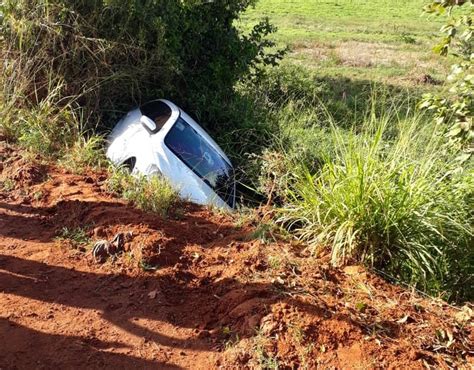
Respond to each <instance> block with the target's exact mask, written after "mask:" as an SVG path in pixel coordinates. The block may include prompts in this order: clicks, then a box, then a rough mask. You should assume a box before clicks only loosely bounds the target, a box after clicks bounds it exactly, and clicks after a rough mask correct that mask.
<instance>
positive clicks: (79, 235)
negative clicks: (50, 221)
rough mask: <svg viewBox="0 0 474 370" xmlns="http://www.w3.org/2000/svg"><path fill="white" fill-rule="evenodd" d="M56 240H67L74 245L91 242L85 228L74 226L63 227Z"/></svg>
mask: <svg viewBox="0 0 474 370" xmlns="http://www.w3.org/2000/svg"><path fill="white" fill-rule="evenodd" d="M57 239H58V240H64V239H67V240H69V241H70V242H71V243H72V244H73V245H74V246H75V247H77V246H79V245H86V244H89V243H90V242H91V238H90V237H89V235H88V233H87V231H86V229H85V228H82V227H76V228H69V227H63V228H62V229H61V231H60V232H59V235H58V237H57Z"/></svg>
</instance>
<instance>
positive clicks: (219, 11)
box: [0, 0, 281, 136]
mask: <svg viewBox="0 0 474 370" xmlns="http://www.w3.org/2000/svg"><path fill="white" fill-rule="evenodd" d="M252 3H253V0H231V1H212V2H201V1H194V0H187V1H175V0H150V1H141V0H125V1H124V0H107V1H97V0H51V1H43V0H6V1H3V2H2V3H1V5H0V35H1V37H0V40H1V41H0V42H1V44H2V45H1V46H2V49H1V50H2V51H1V58H2V60H3V63H2V87H3V91H2V95H3V96H2V98H1V100H2V102H3V104H2V106H4V107H7V108H8V109H9V110H10V112H11V110H12V109H19V108H26V109H30V110H31V109H35V107H37V106H39V105H40V104H41V103H42V102H43V101H45V100H48V101H49V102H51V104H52V106H53V107H54V108H55V110H53V112H52V114H56V112H58V111H61V110H62V109H63V107H66V106H68V107H70V106H78V107H81V109H82V113H81V114H82V116H83V121H84V122H86V123H87V125H88V126H87V127H86V128H94V129H95V128H96V125H97V124H98V123H99V124H100V126H101V127H104V126H108V127H110V125H111V124H114V123H115V122H116V121H117V119H118V117H119V116H120V115H121V114H122V113H123V112H124V111H127V110H128V109H129V108H130V107H132V106H133V105H135V104H136V103H139V102H143V101H146V100H148V99H156V98H157V97H162V96H166V97H169V98H172V99H175V100H176V101H177V103H178V104H180V105H182V106H184V107H185V108H190V109H191V111H193V112H195V113H196V115H197V116H198V118H200V119H202V120H203V121H202V122H203V123H204V124H207V125H208V127H209V128H211V129H212V128H215V127H219V126H220V124H221V123H220V122H219V120H218V118H219V117H220V116H222V115H223V114H224V113H223V112H225V110H223V109H222V105H223V103H225V102H226V101H227V100H228V99H229V97H231V96H232V95H233V86H234V84H235V82H236V81H237V80H239V79H240V78H242V77H243V76H244V75H245V74H247V73H249V72H251V71H253V73H255V72H256V71H258V70H259V65H260V64H271V63H275V62H276V61H277V60H278V59H279V58H280V57H281V53H280V52H278V51H277V52H273V53H267V52H266V51H265V50H267V47H271V46H273V43H272V42H270V41H268V40H266V38H265V36H266V35H268V34H269V33H271V32H273V30H274V28H273V27H272V26H271V25H270V24H269V23H268V20H264V21H262V22H261V23H259V24H257V25H256V26H255V28H254V29H253V30H252V31H251V32H250V34H248V35H241V34H240V33H239V32H238V31H237V29H236V28H235V26H234V20H235V19H236V18H238V17H239V14H240V13H241V12H243V11H244V10H245V9H246V8H247V7H248V6H249V5H251V4H252ZM226 123H228V124H235V123H236V122H226ZM69 124H71V123H69ZM38 127H39V126H38ZM41 127H43V126H41ZM11 128H12V125H8V127H7V124H3V123H2V130H3V131H6V132H7V133H8V134H9V135H13V136H15V135H16V133H15V130H12V129H11Z"/></svg>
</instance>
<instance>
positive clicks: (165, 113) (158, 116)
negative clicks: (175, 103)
mask: <svg viewBox="0 0 474 370" xmlns="http://www.w3.org/2000/svg"><path fill="white" fill-rule="evenodd" d="M140 111H141V112H142V114H143V115H145V116H147V117H148V118H150V119H151V120H153V121H154V122H155V124H156V129H155V130H153V132H152V133H157V132H158V131H160V129H161V128H162V127H163V126H164V124H165V123H166V122H167V121H168V119H169V118H170V117H171V113H172V111H171V108H170V107H169V105H168V104H166V103H164V102H162V101H152V102H149V103H146V104H143V105H142V106H141V107H140Z"/></svg>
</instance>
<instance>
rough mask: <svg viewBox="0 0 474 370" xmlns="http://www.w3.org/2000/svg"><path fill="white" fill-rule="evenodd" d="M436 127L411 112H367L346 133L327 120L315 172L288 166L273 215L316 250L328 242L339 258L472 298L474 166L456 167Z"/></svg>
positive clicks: (337, 260)
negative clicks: (360, 122)
mask: <svg viewBox="0 0 474 370" xmlns="http://www.w3.org/2000/svg"><path fill="white" fill-rule="evenodd" d="M440 134H441V128H440V127H439V126H437V125H426V123H425V121H424V120H423V119H422V117H416V116H415V117H413V116H411V117H410V116H408V117H406V118H404V117H397V116H395V115H387V116H385V117H378V118H377V117H376V116H375V115H372V116H370V117H369V118H368V119H367V121H366V122H365V123H364V125H363V126H362V127H361V126H356V127H354V129H353V130H351V131H349V132H347V131H345V130H344V129H341V128H338V127H336V126H335V125H333V126H332V127H331V131H330V135H329V136H328V137H329V142H330V144H331V145H327V146H324V147H323V148H322V153H321V155H320V157H319V158H320V160H321V162H320V163H319V165H318V166H317V168H316V169H315V170H312V171H310V170H308V167H307V166H306V165H305V164H304V163H303V164H301V163H296V162H295V163H294V164H293V167H289V168H292V170H291V172H293V174H294V175H293V181H292V183H290V185H289V186H288V189H287V193H286V195H285V199H286V203H285V204H284V206H283V207H281V209H280V216H279V218H278V222H279V223H280V224H282V225H284V226H285V227H287V228H288V229H289V230H291V231H292V232H293V233H294V234H295V235H297V236H298V237H299V238H300V239H302V240H304V241H306V242H308V243H310V245H312V246H313V247H314V248H315V251H317V250H318V248H324V247H326V246H331V250H332V260H333V262H334V263H336V264H338V263H341V262H345V261H348V260H356V261H361V262H364V263H366V264H368V265H370V266H374V267H375V268H378V269H382V270H384V271H385V272H388V273H390V274H391V275H393V276H395V277H397V278H398V279H400V280H402V281H404V282H407V283H410V284H413V285H415V286H417V287H419V288H421V289H424V290H425V291H428V292H430V293H433V294H437V293H440V292H447V298H453V299H472V295H473V293H474V292H473V291H472V288H471V287H472V286H473V281H472V276H473V274H472V273H473V271H472V269H473V266H472V260H473V259H474V255H473V250H472V245H473V244H472V243H473V241H474V232H473V229H472V225H473V223H474V214H473V212H472V205H473V202H472V201H473V196H474V193H473V189H474V169H473V168H472V167H468V168H464V169H460V168H459V167H458V162H457V161H455V153H452V152H450V151H449V150H448V149H447V148H445V147H443V139H442V136H441V135H440ZM295 168H296V170H293V169H295ZM298 168H299V170H298ZM450 295H451V296H450Z"/></svg>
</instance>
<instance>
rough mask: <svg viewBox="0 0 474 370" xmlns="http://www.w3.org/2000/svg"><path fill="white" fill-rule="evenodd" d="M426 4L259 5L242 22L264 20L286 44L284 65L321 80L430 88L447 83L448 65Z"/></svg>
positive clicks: (342, 0)
mask: <svg viewBox="0 0 474 370" xmlns="http://www.w3.org/2000/svg"><path fill="white" fill-rule="evenodd" d="M426 3H427V0H286V1H284V0H259V1H258V3H257V5H256V7H255V8H251V9H250V10H248V11H247V12H246V14H245V16H244V17H243V18H242V20H241V22H240V26H241V27H242V28H244V29H246V30H248V29H249V28H250V27H251V26H252V25H253V24H255V23H256V22H257V21H258V20H259V19H261V18H262V17H269V18H270V20H271V22H272V23H273V24H274V25H276V26H277V27H278V31H277V33H276V34H275V35H274V36H273V37H274V39H275V40H276V41H277V42H278V44H280V45H288V46H289V47H290V50H291V52H290V54H289V56H288V57H287V60H286V62H290V63H297V64H301V65H304V66H306V67H309V68H312V69H316V70H317V71H318V74H319V75H320V76H322V77H323V76H331V77H335V76H338V77H348V78H351V79H360V80H368V81H377V82H385V83H390V84H393V85H398V86H414V85H416V86H417V87H420V88H423V89H424V88H427V89H430V88H432V87H433V85H432V82H433V81H432V80H431V78H433V79H434V80H439V81H443V80H444V78H445V76H446V73H447V72H448V70H449V68H448V66H449V60H446V58H442V57H440V56H438V55H435V54H434V52H433V51H432V48H433V46H434V45H435V44H436V42H437V40H438V39H439V32H438V31H439V28H440V26H441V25H442V21H443V20H442V19H440V18H437V17H434V16H428V15H426V14H423V11H422V9H423V5H425V4H426Z"/></svg>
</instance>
